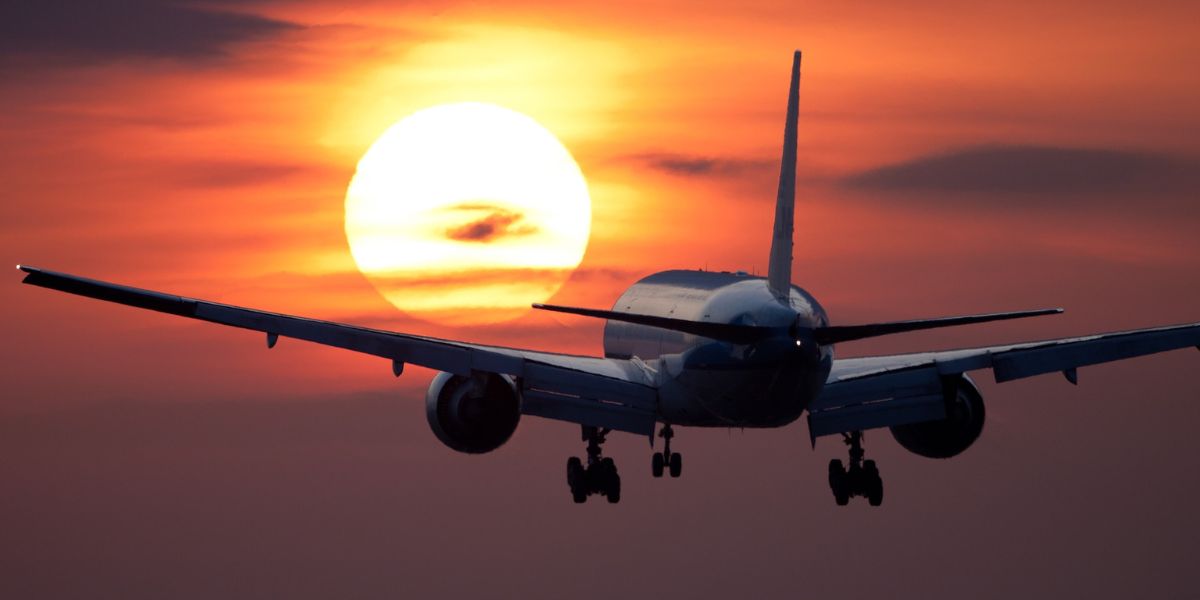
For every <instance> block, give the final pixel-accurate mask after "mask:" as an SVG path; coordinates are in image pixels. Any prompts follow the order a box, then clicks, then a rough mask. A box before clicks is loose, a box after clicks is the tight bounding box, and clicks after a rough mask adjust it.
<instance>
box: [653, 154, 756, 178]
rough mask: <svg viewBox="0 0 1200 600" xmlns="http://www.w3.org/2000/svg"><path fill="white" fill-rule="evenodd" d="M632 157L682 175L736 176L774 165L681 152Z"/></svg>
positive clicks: (664, 170)
mask: <svg viewBox="0 0 1200 600" xmlns="http://www.w3.org/2000/svg"><path fill="white" fill-rule="evenodd" d="M632 158H633V159H634V160H636V161H637V162H640V163H642V164H645V165H647V166H649V167H650V168H652V169H655V170H657V171H662V172H665V173H670V174H672V175H680V176H684V177H716V176H736V175H741V174H744V173H747V172H752V171H757V170H760V169H765V168H768V167H773V166H775V163H773V162H771V161H766V160H757V159H745V158H729V157H708V156H688V155H683V154H657V153H652V154H639V155H635V156H633V157H632Z"/></svg>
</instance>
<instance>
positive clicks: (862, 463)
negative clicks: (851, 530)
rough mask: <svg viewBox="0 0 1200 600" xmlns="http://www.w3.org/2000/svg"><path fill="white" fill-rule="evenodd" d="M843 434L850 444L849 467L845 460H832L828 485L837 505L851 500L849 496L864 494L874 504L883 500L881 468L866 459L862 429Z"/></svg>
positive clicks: (842, 504)
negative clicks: (843, 462) (864, 457)
mask: <svg viewBox="0 0 1200 600" xmlns="http://www.w3.org/2000/svg"><path fill="white" fill-rule="evenodd" d="M842 437H843V438H844V441H845V443H846V445H847V446H850V468H849V469H847V468H846V467H845V466H844V465H843V464H842V461H840V460H838V459H836V458H835V459H833V460H831V461H829V489H830V490H831V491H832V492H833V499H834V501H835V502H837V505H838V506H845V505H847V504H849V503H850V498H852V497H854V496H862V497H864V498H866V499H867V503H868V504H870V505H871V506H879V505H880V504H883V479H882V478H881V477H880V476H879V468H878V467H877V466H875V461H873V460H863V456H864V455H865V454H866V453H865V452H864V451H863V447H862V439H863V434H862V432H861V431H853V432H850V433H843V434H842Z"/></svg>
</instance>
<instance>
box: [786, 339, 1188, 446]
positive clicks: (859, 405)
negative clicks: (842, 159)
mask: <svg viewBox="0 0 1200 600" xmlns="http://www.w3.org/2000/svg"><path fill="white" fill-rule="evenodd" d="M1196 345H1200V323H1191V324H1185V325H1173V326H1169V327H1158V328H1153V329H1140V330H1135V331H1123V332H1114V333H1105V334H1100V335H1091V336H1085V337H1077V338H1064V339H1058V340H1046V341H1041V342H1029V343H1024V344H1013V345H1005V346H987V347H982V348H970V349H965V350H947V351H942V352H924V353H919V354H899V355H893V356H870V357H863V358H849V359H841V360H836V361H834V365H833V370H832V371H831V372H830V376H829V380H828V382H827V383H826V384H825V389H824V390H823V391H822V392H821V395H820V397H818V398H817V399H816V400H815V401H814V402H813V403H812V405H811V406H809V408H808V411H809V428H810V435H812V436H813V439H816V437H817V436H821V435H831V434H835V433H841V432H846V431H855V430H863V429H872V428H876V427H892V426H895V425H904V424H907V423H913V422H919V421H921V420H933V419H939V418H943V417H944V416H945V403H944V400H943V398H944V397H943V395H942V394H943V392H944V390H946V389H947V388H946V387H945V382H946V381H948V380H956V378H957V377H958V376H960V375H962V374H963V373H965V372H967V371H974V370H978V369H988V368H990V369H992V371H993V375H994V376H995V379H996V381H997V382H1005V381H1012V380H1014V379H1021V378H1024V377H1031V376H1034V375H1041V374H1045V373H1054V372H1060V371H1061V372H1064V373H1067V374H1068V380H1071V379H1072V378H1073V377H1074V374H1075V370H1076V369H1078V368H1079V367H1084V366H1089V365H1095V364H1100V363H1105V362H1112V361H1117V360H1123V359H1127V358H1134V357H1138V356H1145V355H1148V354H1155V353H1158V352H1166V351H1169V350H1177V349H1182V348H1188V347H1190V346H1196ZM939 411H940V414H939ZM914 419H916V420H914Z"/></svg>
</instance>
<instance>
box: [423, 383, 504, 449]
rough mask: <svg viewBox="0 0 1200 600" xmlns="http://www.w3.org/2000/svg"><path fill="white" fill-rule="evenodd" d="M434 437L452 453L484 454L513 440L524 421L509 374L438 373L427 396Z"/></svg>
mask: <svg viewBox="0 0 1200 600" xmlns="http://www.w3.org/2000/svg"><path fill="white" fill-rule="evenodd" d="M425 416H426V417H427V418H428V419H429V427H430V428H431V429H433V435H436V436H437V439H439V440H441V441H442V443H443V444H445V445H447V446H449V447H450V448H451V449H453V450H457V451H459V452H466V453H468V454H483V453H484V452H491V451H492V450H495V449H496V448H499V447H500V446H502V445H503V444H504V442H507V441H508V438H510V437H512V434H513V432H514V431H516V430H517V423H518V422H519V421H520V420H521V394H520V393H519V392H518V391H517V386H516V385H515V384H514V383H513V380H512V379H510V378H509V377H508V376H506V375H496V374H476V375H474V376H471V377H464V376H462V375H452V374H450V373H438V374H437V376H436V377H434V378H433V382H432V383H430V384H429V391H428V392H426V393H425Z"/></svg>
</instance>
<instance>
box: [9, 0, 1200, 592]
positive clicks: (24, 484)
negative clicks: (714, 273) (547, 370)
mask: <svg viewBox="0 0 1200 600" xmlns="http://www.w3.org/2000/svg"><path fill="white" fill-rule="evenodd" d="M1197 23H1200V7H1197V5H1196V4H1195V3H1187V2H1136V3H1135V2H1102V3H1096V2H1074V1H1066V2H1055V3H1053V4H1047V3H1032V2H1031V3H1024V2H1006V3H985V4H980V5H978V6H975V7H966V6H963V5H961V4H960V3H945V2H933V3H926V4H924V5H921V6H911V5H901V4H897V3H886V2H865V3H864V2H860V3H856V4H854V5H853V6H851V5H843V4H836V3H835V4H829V3H814V2H798V3H778V4H777V3H771V2H743V3H736V4H735V3H729V4H727V5H713V6H701V5H697V4H695V3H682V2H671V1H661V2H650V3H644V2H623V1H621V0H618V1H617V2H614V3H607V4H604V5H603V7H601V6H600V5H598V4H595V3H582V4H579V5H572V4H570V3H562V2H544V1H543V0H524V1H519V2H512V3H493V4H488V3H482V4H481V3H460V2H453V1H450V2H430V3H395V2H382V1H381V2H358V3H347V2H332V1H330V2H325V1H313V2H302V1H299V0H296V1H290V0H265V1H261V2H259V1H249V2H226V1H215V2H186V1H182V0H180V1H172V0H121V1H115V2H100V3H96V2H84V1H82V0H78V1H73V0H56V1H53V2H24V1H18V2H8V3H5V4H4V5H3V6H0V180H2V181H3V182H4V185H3V186H0V256H3V257H5V258H7V259H8V260H9V263H10V264H16V263H27V264H32V265H36V266H40V267H45V268H50V269H56V270H61V271H66V272H70V273H77V274H81V275H86V276H89V277H95V278H98V279H105V280H109V281H116V282H120V283H126V284H130V285H135V286H138V287H145V288H149V289H157V290H164V291H169V292H173V293H178V294H183V295H186V296H191V297H196V298H204V299H209V300H214V301H218V302H224V303H229V304H237V305H242V306H250V307H254V308H261V309H267V310H272V311H278V312H284V313H289V314H298V315H305V316H311V317H316V318H320V319H327V320H333V321H343V322H351V323H355V324H361V325H367V326H371V327H379V328H385V329H391V330H396V331H404V332H409V333H416V334H422V335H432V336H437V337H445V338H452V339H461V340H468V341H472V342H482V343H489V344H498V345H504V346H516V347H524V348H536V349H544V350H551V351H559V352H571V353H581V354H589V355H600V354H601V353H602V349H601V345H600V340H601V329H602V323H601V322H600V321H597V320H592V319H583V318H578V317H573V316H569V315H559V314H552V313H527V314H524V315H523V316H520V317H519V318H517V319H516V320H511V321H505V322H501V323H492V324H473V325H470V326H466V325H461V326H455V325H453V323H463V322H465V321H464V320H463V319H459V318H457V317H456V313H455V311H460V312H461V311H462V310H466V309H464V308H462V306H461V305H460V304H453V305H451V304H447V305H445V306H441V307H435V308H440V309H443V310H444V313H445V314H444V316H445V319H443V320H441V323H440V324H438V323H433V322H430V321H429V320H423V319H417V318H414V317H412V316H410V315H407V314H405V313H403V312H400V311H398V310H397V309H396V308H395V307H394V306H393V305H392V304H391V303H389V301H388V299H387V298H385V296H384V295H383V294H381V293H380V292H379V291H377V289H376V288H375V287H373V285H372V283H371V281H369V280H368V278H367V277H365V276H364V275H363V274H362V273H361V272H360V271H359V268H358V267H357V266H356V264H355V261H354V258H353V257H352V256H351V251H350V248H349V246H348V243H347V233H346V229H345V222H344V210H345V202H346V192H347V186H348V184H349V183H350V179H351V177H352V176H353V175H354V174H355V169H356V164H357V163H358V161H359V159H360V157H362V155H363V153H364V152H365V151H366V150H367V148H368V147H369V146H370V145H371V143H372V142H373V141H374V140H375V139H376V138H377V137H378V136H379V135H380V134H381V133H383V131H384V130H386V129H387V128H388V127H389V126H390V125H392V124H393V123H394V122H396V121H397V120H399V119H401V118H402V117H404V116H406V115H408V114H410V113H412V112H414V111H416V110H419V109H422V108H426V107H429V106H433V105H437V104H441V103H448V102H489V103H495V104H499V105H502V106H505V107H508V108H511V109H513V110H516V111H520V112H521V113H524V114H526V115H528V116H530V117H532V118H533V119H535V120H536V121H537V122H539V123H541V124H542V125H543V126H544V127H546V128H547V129H548V130H550V131H551V132H553V134H554V135H556V136H557V137H558V139H559V140H561V142H562V144H563V145H565V147H566V148H568V149H569V150H570V152H571V153H572V154H573V155H574V158H575V160H576V161H577V162H578V165H579V168H580V170H581V171H582V173H583V176H584V177H585V178H586V182H587V189H588V192H589V194H590V201H591V211H592V219H591V223H590V238H589V239H588V240H587V245H586V250H585V251H584V253H583V258H582V262H580V263H579V266H578V267H577V268H575V269H574V270H573V271H571V272H570V273H569V275H564V276H563V277H562V278H561V279H562V280H563V282H562V284H561V287H560V288H558V289H557V291H556V292H554V293H553V295H552V296H551V297H550V298H549V299H546V300H547V301H549V302H553V303H555V304H564V305H576V306H588V307H597V308H605V309H607V308H609V307H611V306H612V303H613V301H614V300H615V299H616V298H617V296H618V295H619V294H620V292H621V291H622V290H623V289H625V288H626V287H627V286H629V285H630V284H632V283H634V282H635V281H637V280H638V279H640V278H641V277H644V276H646V275H648V274H650V273H653V272H655V271H660V270H663V269H668V268H707V269H712V270H739V269H741V270H746V271H751V272H756V273H759V274H762V273H763V272H764V270H765V269H766V262H767V251H768V246H769V239H770V230H771V219H772V214H773V212H772V211H773V202H774V199H775V186H776V183H777V178H778V160H779V158H778V156H779V147H780V142H781V137H782V126H783V115H784V106H785V101H786V93H787V84H788V80H787V76H788V67H789V65H790V59H791V53H792V51H793V50H794V49H797V48H799V49H802V50H803V51H804V67H803V75H802V83H801V91H800V125H799V167H798V182H797V203H796V249H795V262H794V269H793V281H794V282H796V283H798V284H799V285H801V286H803V287H805V288H806V289H807V290H809V291H810V292H812V293H813V295H815V296H816V297H817V298H818V299H820V301H821V302H822V304H823V305H824V306H825V308H826V309H827V310H828V312H829V315H830V317H831V318H832V320H833V321H834V322H835V323H838V324H843V323H844V324H853V323H863V322H869V321H881V320H895V319H907V318H918V317H935V316H945V315H951V314H966V313H974V312H987V311H1004V310H1018V309H1032V308H1041V307H1046V306H1061V307H1063V308H1065V309H1066V312H1065V314H1063V315H1060V316H1052V317H1040V318H1037V319H1032V320H1028V321H1017V322H1011V323H998V324H990V325H979V326H972V327H966V328H955V329H946V330H938V331H933V332H926V333H916V334H908V335H902V336H893V337H888V338H883V339H879V340H868V341H863V342H853V343H847V344H844V345H839V347H838V353H839V356H862V355H870V354H876V353H885V352H902V351H916V350H927V349H941V348H952V347H958V346H976V345H984V344H992V343H1001V342H1008V341H1016V340H1027V339H1038V338H1044V337H1045V338H1048V337H1056V336H1070V335H1082V334H1088V333H1095V332H1102V331H1115V330H1122V329H1132V328H1140V327H1151V326H1155V325H1164V324H1175V323H1185V322H1196V321H1200V278H1198V274H1200V235H1197V232H1200V202H1198V200H1197V199H1198V198H1200V59H1198V58H1197V57H1200V35H1197V34H1198V33H1200V30H1198V28H1197ZM467 209H468V210H474V209H473V208H472V207H467ZM526 218H527V216H525V215H519V214H513V213H505V212H503V211H498V212H494V213H493V214H492V215H491V216H490V217H487V218H485V219H483V220H481V221H480V222H479V224H478V225H477V226H475V227H472V228H465V229H454V230H453V231H452V232H451V236H452V237H453V236H459V237H458V238H456V239H459V238H465V239H472V240H481V241H482V242H487V241H490V240H491V239H492V238H493V237H494V236H496V235H499V234H497V231H499V232H501V234H503V233H506V232H507V233H508V234H514V235H523V234H526V233H529V232H532V231H534V229H533V228H532V227H533V226H532V225H528V224H523V223H525V222H524V221H522V219H526ZM522 227H524V229H522ZM556 268H557V267H556ZM19 275H20V274H19V273H18V272H16V271H12V272H10V274H9V278H8V280H7V281H3V282H0V305H2V306H3V308H4V310H3V312H2V316H0V326H2V331H3V335H4V342H3V344H0V365H2V366H0V379H2V380H3V381H4V384H3V385H4V392H3V394H0V481H2V482H3V484H2V485H3V488H2V489H3V493H0V531H3V532H4V533H3V536H2V537H3V541H2V542H0V597H5V598H31V599H32V598H39V599H40V598H78V597H99V598H108V597H111V598H261V597H287V598H329V597H341V598H387V597H393V598H394V597H465V596H471V597H478V598H492V597H495V598H501V597H503V598H510V597H522V598H564V597H572V598H610V597H648V596H652V597H656V598H726V597H780V596H784V595H787V596H789V597H812V598H821V597H833V596H836V597H838V598H895V597H901V598H906V597H922V598H928V599H942V598H945V599H956V600H958V599H962V598H1014V597H1029V598H1043V597H1045V598H1049V597H1092V598H1128V597H1131V596H1135V595H1136V596H1138V597H1147V598H1149V597H1166V598H1184V597H1195V596H1197V595H1198V594H1200V585H1198V584H1197V583H1196V582H1195V580H1194V577H1193V576H1192V574H1191V568H1192V566H1193V563H1194V558H1195V556H1196V555H1197V552H1198V551H1200V543H1198V542H1197V539H1198V538H1200V517H1198V516H1197V513H1196V511H1195V508H1194V506H1193V505H1194V504H1195V502H1194V498H1195V497H1196V496H1197V494H1200V470H1198V467H1200V458H1197V457H1200V438H1198V437H1197V436H1196V428H1197V425H1200V380H1198V379H1196V378H1195V377H1192V376H1191V375H1192V374H1193V373H1194V372H1196V370H1197V368H1200V352H1196V351H1195V350H1186V351H1184V350H1181V351H1175V352H1171V353H1166V354H1161V355H1156V356H1151V357H1146V358H1139V359H1134V360H1129V361H1124V362H1120V363H1114V364H1109V365H1100V366H1096V367H1088V368H1084V369H1081V370H1080V372H1079V380H1080V381H1079V386H1078V387H1076V386H1072V385H1070V384H1069V383H1067V381H1066V380H1065V379H1064V378H1063V377H1061V376H1059V375H1046V376H1041V377H1037V378H1033V379H1027V380H1023V381H1017V382H1013V383H1005V384H1003V385H998V384H996V383H994V381H993V380H992V378H991V374H990V373H986V372H984V373H980V374H978V375H977V376H976V381H977V382H978V383H979V384H980V388H981V390H982V392H983V394H984V398H985V400H986V401H987V411H988V413H987V416H988V422H987V425H986V427H985V430H984V433H983V436H982V438H981V439H980V441H979V442H978V443H977V444H976V445H975V446H973V447H972V448H971V449H969V450H968V451H967V452H965V453H964V454H963V455H962V456H959V457H957V458H954V459H952V460H945V461H940V460H930V459H925V458H921V457H919V456H915V455H911V454H909V453H907V452H905V451H904V450H903V449H902V448H900V446H898V445H897V444H896V443H895V442H894V441H893V440H892V438H891V436H890V435H889V434H888V433H887V431H886V430H876V431H871V432H868V433H867V436H866V446H867V449H868V451H869V452H870V453H871V455H872V457H873V458H875V459H876V460H878V461H879V464H880V468H881V469H882V470H883V472H884V473H885V477H886V479H887V485H888V488H887V489H888V492H887V493H888V499H887V502H886V503H885V504H884V505H883V506H882V507H880V508H877V509H872V508H869V507H867V506H866V505H865V504H851V505H850V506H849V507H837V506H834V504H833V501H832V498H831V497H830V492H829V489H828V487H827V484H826V464H827V462H828V460H829V459H830V458H832V457H842V456H844V453H845V450H844V447H843V445H842V444H841V443H840V442H839V441H838V440H837V439H836V438H832V437H827V438H823V439H821V440H820V442H819V443H818V444H817V446H816V448H815V451H814V450H813V449H811V448H810V443H809V437H808V431H807V428H806V426H805V424H804V422H803V421H800V422H797V423H795V424H793V425H791V426H789V427H786V428H782V429H777V430H765V431H759V430H745V431H743V430H725V429H721V430H700V429H686V428H679V429H678V430H677V436H676V438H675V441H674V442H673V444H674V445H675V447H676V448H677V449H678V450H680V451H683V452H686V453H687V461H688V466H687V472H686V473H685V474H684V476H683V477H682V478H680V479H664V480H657V479H652V478H651V476H650V468H649V465H648V464H647V463H649V457H650V452H651V450H650V448H649V447H648V445H647V440H646V439H645V438H641V437H637V436H633V435H627V434H613V435H612V436H611V437H610V441H609V443H608V444H607V446H606V447H605V450H606V453H608V454H609V455H611V456H613V457H614V458H615V459H616V460H617V463H618V464H619V465H620V466H621V469H622V477H623V482H624V492H623V495H624V498H623V500H622V502H621V504H619V505H615V506H614V505H608V504H606V503H603V502H589V503H588V504H585V505H580V506H576V505H574V504H572V503H571V498H570V496H569V494H568V492H567V489H566V486H565V485H564V481H563V464H564V462H565V461H566V459H567V457H568V456H572V455H580V454H581V453H582V450H583V445H582V443H581V442H580V436H579V428H578V427H577V426H575V425H570V424H567V423H561V422H554V421H546V420H541V419H538V418H535V417H525V418H523V419H522V421H521V424H520V426H519V428H518V429H517V432H516V435H515V436H514V437H513V438H512V440H511V441H509V442H508V444H507V445H505V446H504V447H502V448H500V449H499V450H498V451H496V452H494V453H491V454H487V455H483V456H468V455H463V454H458V453H455V452H453V451H451V450H449V449H448V448H446V447H444V446H443V445H442V444H440V443H439V442H438V441H437V439H435V437H434V436H433V434H432V433H431V432H430V429H429V426H428V424H427V423H426V419H425V415H424V392H425V388H426V386H427V385H428V383H429V380H430V379H431V377H432V375H433V373H432V371H428V370H425V369H420V368H411V369H409V370H407V371H406V372H405V373H404V375H403V376H402V377H401V378H400V379H395V378H394V377H393V376H392V373H391V369H390V365H389V363H388V362H387V361H385V360H382V359H378V358H374V357H369V356H363V355H358V354H354V353H350V352H345V351H342V350H337V349H333V348H327V347H322V346H317V345H312V344H306V343H304V342H300V341H295V340H287V339H285V340H281V341H280V343H279V345H278V347H276V348H274V349H272V350H270V351H268V350H267V349H266V347H265V344H264V341H263V339H262V336H261V335H260V334H256V333H251V332H247V331H241V330H236V329H229V328H223V327H219V326H216V325H210V324H205V323H198V322H194V321H189V320H185V319H178V318H175V317H172V316H167V315H161V314H156V313H150V312H146V311H139V310H134V309H130V308H126V307H121V306H114V305H111V304H107V303H102V302H95V301H91V300H86V299H82V298H78V297H72V296H67V295H64V294H57V293H52V292H49V291H46V290H41V289H35V288H32V287H29V286H22V285H19V281H20V276H19ZM512 276H513V275H512V274H511V273H505V274H503V278H505V279H509V278H511V277H512ZM529 276H530V277H535V276H536V273H530V274H529ZM516 277H520V274H519V273H518V274H517V275H516ZM556 277H557V275H556ZM481 278H482V279H481ZM496 278H497V279H500V278H501V276H496ZM464 279H468V278H467V277H466V276H464V275H463V273H462V272H439V271H430V272H428V273H421V274H420V276H419V277H414V278H413V279H411V280H406V284H405V285H406V286H407V288H408V289H409V290H410V293H413V294H416V295H418V296H426V297H429V298H449V297H452V296H453V294H454V293H456V291H461V289H462V287H463V286H464V285H468V284H467V283H465V282H464ZM469 279H470V285H482V286H484V287H483V288H482V289H485V290H487V289H490V288H487V287H486V285H487V283H488V281H489V280H487V274H486V273H475V274H472V275H471V276H470V277H469ZM481 281H482V282H483V283H481ZM556 281H557V280H556ZM497 285H499V284H498V283H497ZM544 299H545V298H537V299H535V300H534V301H541V300H544Z"/></svg>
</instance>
